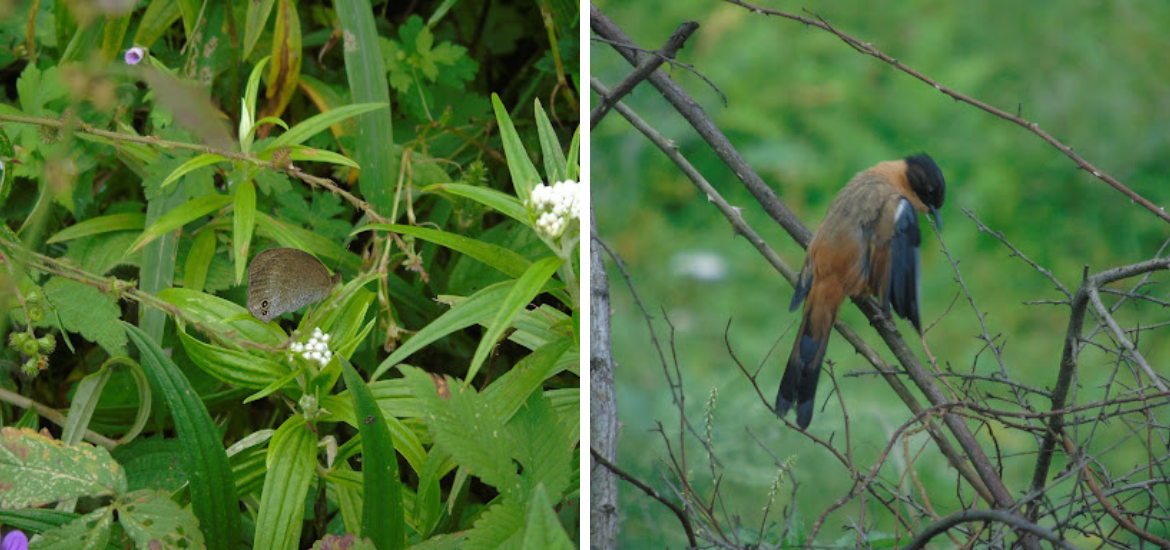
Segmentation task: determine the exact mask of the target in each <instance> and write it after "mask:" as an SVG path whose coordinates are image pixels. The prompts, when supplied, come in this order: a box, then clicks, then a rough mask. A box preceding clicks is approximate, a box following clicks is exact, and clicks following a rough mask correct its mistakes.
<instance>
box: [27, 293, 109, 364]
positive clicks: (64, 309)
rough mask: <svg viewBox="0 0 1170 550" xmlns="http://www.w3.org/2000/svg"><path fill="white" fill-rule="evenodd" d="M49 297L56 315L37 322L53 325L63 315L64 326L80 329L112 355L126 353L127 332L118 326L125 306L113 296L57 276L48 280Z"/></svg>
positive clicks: (68, 328) (62, 325)
mask: <svg viewBox="0 0 1170 550" xmlns="http://www.w3.org/2000/svg"><path fill="white" fill-rule="evenodd" d="M45 297H46V298H48V302H49V305H50V306H51V307H52V308H53V309H54V310H55V311H56V313H57V314H56V315H46V316H45V320H44V321H42V322H41V323H37V326H49V323H50V322H51V319H55V318H60V319H61V328H63V329H64V330H68V331H69V332H76V333H78V334H80V335H81V336H82V337H83V338H85V339H86V340H89V341H90V342H94V343H96V344H98V345H99V346H101V347H102V349H104V350H106V352H107V353H109V354H110V355H126V333H125V332H124V331H122V329H121V328H120V327H119V326H118V320H119V319H120V318H121V315H122V309H121V308H119V307H118V303H117V302H116V301H115V300H114V299H113V297H111V296H109V295H107V294H103V293H102V292H101V291H100V290H98V289H96V288H94V287H92V286H89V285H87V284H85V283H79V282H77V281H74V280H72V279H66V278H64V277H53V278H51V279H49V282H48V283H46V284H45Z"/></svg>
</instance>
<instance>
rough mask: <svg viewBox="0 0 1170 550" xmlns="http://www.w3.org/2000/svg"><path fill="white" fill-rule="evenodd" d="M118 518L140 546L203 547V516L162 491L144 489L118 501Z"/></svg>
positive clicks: (127, 532) (131, 537)
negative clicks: (200, 523)
mask: <svg viewBox="0 0 1170 550" xmlns="http://www.w3.org/2000/svg"><path fill="white" fill-rule="evenodd" d="M117 509H118V522H119V523H120V524H121V525H122V527H123V528H124V529H126V534H127V535H128V536H129V537H130V539H131V540H133V541H134V542H135V544H137V545H138V548H203V547H204V546H203V545H204V543H203V533H202V532H200V531H199V520H197V519H195V514H192V513H191V510H190V509H189V508H184V507H182V506H179V504H178V503H176V502H175V501H173V500H171V498H170V496H169V495H167V494H166V493H163V492H161V491H154V490H149V489H146V490H141V491H135V492H133V493H130V494H129V495H126V497H125V498H123V499H122V501H121V502H119V503H118V506H117Z"/></svg>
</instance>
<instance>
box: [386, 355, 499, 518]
mask: <svg viewBox="0 0 1170 550" xmlns="http://www.w3.org/2000/svg"><path fill="white" fill-rule="evenodd" d="M402 370H403V373H404V374H406V377H407V379H408V380H409V383H410V387H411V390H412V391H413V392H414V394H415V396H416V397H417V398H418V399H419V400H421V401H422V403H423V408H424V409H425V410H426V411H427V414H426V416H425V417H424V420H425V421H426V423H427V428H429V429H430V432H431V435H432V436H433V437H434V439H435V444H436V445H439V446H440V447H441V448H442V449H443V450H444V451H445V452H447V453H449V454H450V455H451V457H452V458H454V459H455V461H456V462H457V463H459V465H461V466H463V467H464V468H467V470H468V471H470V472H471V473H472V474H473V475H475V476H476V477H478V478H479V479H481V480H483V482H484V483H487V484H488V485H491V486H492V487H495V488H496V489H497V490H498V491H500V492H501V493H504V494H513V495H515V494H516V492H517V491H519V489H520V476H519V474H518V473H517V472H516V466H515V465H514V464H513V463H512V456H511V454H512V453H511V449H509V447H508V443H509V441H508V434H507V432H506V427H505V425H504V422H503V420H502V419H501V418H500V416H499V411H497V410H495V409H494V408H493V407H492V404H491V403H490V402H489V401H488V400H487V399H485V398H483V397H482V396H480V395H479V394H477V393H476V392H475V390H474V389H473V388H470V387H465V386H463V385H462V384H455V383H451V382H450V380H449V379H448V383H447V388H448V389H449V390H450V397H449V398H447V399H444V398H441V397H439V394H438V392H437V390H436V389H435V381H434V380H432V379H431V377H430V375H428V374H426V373H423V372H422V371H420V370H418V369H415V368H413V367H404V368H403V369H402Z"/></svg>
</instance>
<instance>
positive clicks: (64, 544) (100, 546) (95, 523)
mask: <svg viewBox="0 0 1170 550" xmlns="http://www.w3.org/2000/svg"><path fill="white" fill-rule="evenodd" d="M113 525H114V511H113V510H112V509H111V508H109V507H106V506H103V507H101V508H98V509H97V510H94V511H93V512H90V513H88V514H86V515H84V516H81V517H78V518H76V519H74V520H73V521H70V522H69V523H66V524H64V525H62V526H60V527H57V528H54V529H49V530H47V531H45V532H44V533H41V540H40V541H38V542H37V544H36V545H35V546H34V548H36V549H37V550H105V548H106V547H107V545H108V544H109V541H110V535H111V534H112V532H113Z"/></svg>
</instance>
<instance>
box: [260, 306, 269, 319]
mask: <svg viewBox="0 0 1170 550" xmlns="http://www.w3.org/2000/svg"><path fill="white" fill-rule="evenodd" d="M260 315H261V316H264V317H267V316H268V309H267V308H265V309H262V310H260Z"/></svg>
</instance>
